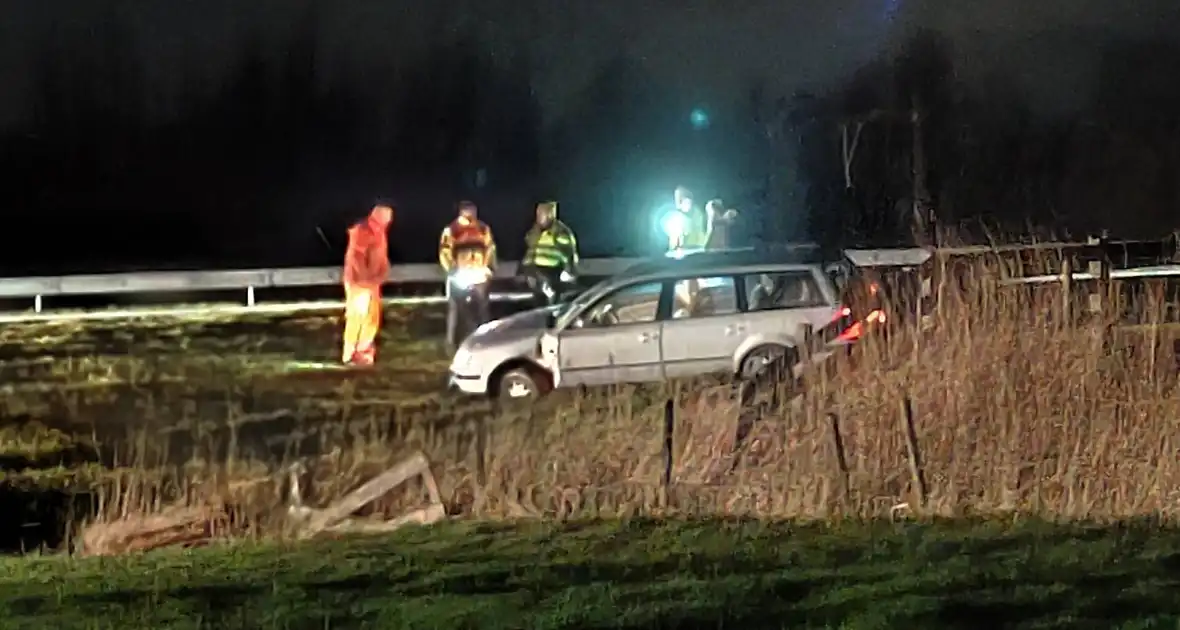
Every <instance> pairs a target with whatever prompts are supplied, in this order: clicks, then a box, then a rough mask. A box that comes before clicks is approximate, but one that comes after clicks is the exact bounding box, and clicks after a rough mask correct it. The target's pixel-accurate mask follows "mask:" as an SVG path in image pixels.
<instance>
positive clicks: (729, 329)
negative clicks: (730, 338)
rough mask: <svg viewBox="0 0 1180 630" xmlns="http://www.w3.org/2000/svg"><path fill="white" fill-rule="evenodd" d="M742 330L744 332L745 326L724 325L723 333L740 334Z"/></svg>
mask: <svg viewBox="0 0 1180 630" xmlns="http://www.w3.org/2000/svg"><path fill="white" fill-rule="evenodd" d="M744 332H746V327H745V326H738V325H734V326H726V327H725V334H727V335H738V334H741V333H744Z"/></svg>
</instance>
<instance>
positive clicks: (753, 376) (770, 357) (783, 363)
mask: <svg viewBox="0 0 1180 630" xmlns="http://www.w3.org/2000/svg"><path fill="white" fill-rule="evenodd" d="M793 353H794V350H793V349H791V348H788V347H786V346H780V345H777V344H767V345H764V346H758V347H757V348H754V349H753V350H751V351H750V352H749V354H747V355H746V357H745V358H744V359H742V364H741V368H740V369H739V370H738V376H739V377H741V378H742V379H743V380H748V381H752V380H757V379H760V378H764V377H767V376H771V375H772V374H773V371H774V370H778V369H782V370H783V371H784V373H789V370H790V368H792V367H794V365H793V364H794V361H793V360H792V356H793Z"/></svg>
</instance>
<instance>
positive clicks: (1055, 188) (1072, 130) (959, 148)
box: [782, 32, 1180, 243]
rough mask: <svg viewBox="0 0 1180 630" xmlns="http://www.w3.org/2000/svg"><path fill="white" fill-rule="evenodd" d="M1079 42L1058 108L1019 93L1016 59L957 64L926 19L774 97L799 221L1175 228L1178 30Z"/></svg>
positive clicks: (851, 230) (835, 225)
mask: <svg viewBox="0 0 1180 630" xmlns="http://www.w3.org/2000/svg"><path fill="white" fill-rule="evenodd" d="M1091 45H1092V46H1096V47H1099V48H1100V50H1099V54H1098V55H1097V58H1098V59H1100V62H1099V64H1098V65H1097V67H1093V68H1085V69H1084V72H1085V74H1086V75H1087V76H1089V77H1091V79H1090V84H1089V86H1088V87H1089V88H1090V90H1089V94H1084V93H1082V94H1065V95H1060V96H1059V97H1058V99H1059V100H1060V101H1063V102H1064V101H1069V102H1070V104H1071V105H1072V106H1073V107H1072V109H1073V111H1072V112H1071V113H1070V114H1068V115H1063V114H1061V113H1060V112H1057V113H1044V112H1038V111H1037V109H1036V108H1035V107H1033V106H1031V105H1030V104H1029V102H1028V98H1027V96H1026V94H1025V93H1024V92H1022V90H1021V89H1020V87H1019V86H1018V78H1019V75H1020V72H1021V69H1019V68H1002V67H995V68H993V69H991V70H990V71H987V72H985V73H983V76H982V78H976V79H975V80H972V81H968V80H965V79H963V78H961V77H960V75H959V73H958V71H957V68H956V62H955V59H956V58H957V57H958V55H956V51H955V45H954V42H951V41H949V40H947V39H946V38H944V37H942V36H940V35H939V34H937V33H933V32H919V33H917V34H916V35H914V36H913V37H911V38H910V39H909V40H908V41H907V42H906V45H905V46H904V48H903V50H902V51H901V52H900V53H899V54H897V55H896V56H893V57H887V58H882V59H880V60H878V61H876V62H874V63H872V64H869V65H867V66H865V67H863V68H861V69H860V71H859V72H857V73H856V74H855V76H853V77H852V78H851V79H850V80H849V81H847V82H846V83H845V84H844V85H842V86H840V87H839V88H838V89H836V90H833V91H832V92H830V93H828V94H825V95H823V96H822V97H814V96H810V95H805V94H801V95H797V96H796V97H795V98H794V99H791V100H790V101H783V104H782V107H784V108H787V109H789V110H790V111H789V114H788V115H786V116H784V119H785V122H784V125H785V126H786V127H787V128H788V129H789V130H790V132H791V133H792V134H793V135H794V136H795V138H796V139H797V141H798V142H799V145H800V146H801V147H802V150H801V153H800V154H801V155H802V156H803V159H802V162H801V171H802V174H803V175H802V177H803V180H804V181H806V182H807V183H808V184H809V186H808V187H807V189H806V199H807V203H808V204H809V206H810V208H811V214H810V216H811V226H812V230H813V232H814V233H815V234H817V235H822V236H826V237H828V238H840V239H842V240H845V241H861V242H865V241H869V242H884V243H889V242H896V241H898V240H904V239H910V238H913V236H914V233H915V230H916V231H918V232H920V233H922V234H924V235H928V234H931V233H936V232H940V231H941V232H944V233H945V232H946V231H951V232H954V233H956V234H959V235H969V236H971V237H972V238H973V239H987V238H994V237H997V236H1002V237H1011V236H1013V235H1035V236H1037V237H1040V238H1045V237H1051V236H1055V237H1070V236H1072V237H1075V238H1080V237H1084V236H1085V235H1087V234H1097V233H1099V232H1101V231H1102V230H1109V231H1110V233H1111V234H1112V235H1117V236H1123V237H1127V238H1160V237H1163V236H1165V235H1167V234H1169V233H1170V232H1171V231H1172V230H1173V229H1175V228H1180V177H1178V175H1180V82H1178V81H1176V80H1175V77H1177V76H1180V45H1178V44H1177V43H1176V42H1174V41H1170V40H1154V41H1142V40H1139V41H1107V42H1105V43H1102V42H1100V41H1095V42H1092V44H1091ZM977 76H978V75H977ZM845 147H847V150H846V149H845ZM915 148H917V149H918V150H917V151H915ZM915 199H917V200H918V203H917V204H915ZM915 207H917V208H919V209H922V208H924V210H921V211H919V212H918V213H917V214H915ZM931 221H933V222H934V223H936V225H931ZM936 228H941V229H936Z"/></svg>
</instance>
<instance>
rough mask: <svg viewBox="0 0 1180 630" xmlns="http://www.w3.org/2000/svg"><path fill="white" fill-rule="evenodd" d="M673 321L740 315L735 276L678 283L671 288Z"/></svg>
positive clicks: (685, 279) (686, 280)
mask: <svg viewBox="0 0 1180 630" xmlns="http://www.w3.org/2000/svg"><path fill="white" fill-rule="evenodd" d="M672 291H673V293H672V295H673V300H672V316H671V319H673V320H678V319H693V318H698V317H712V316H714V315H732V314H733V313H736V312H738V305H737V283H736V282H735V281H734V279H733V277H732V276H709V277H701V278H684V279H682V280H677V281H676V283H675V284H674V285H673V287H672Z"/></svg>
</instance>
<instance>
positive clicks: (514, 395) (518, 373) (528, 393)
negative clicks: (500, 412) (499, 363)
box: [496, 368, 546, 402]
mask: <svg viewBox="0 0 1180 630" xmlns="http://www.w3.org/2000/svg"><path fill="white" fill-rule="evenodd" d="M545 389H546V384H545V383H544V382H543V381H542V379H541V378H540V377H539V376H537V375H535V374H533V372H532V371H530V370H528V369H526V368H516V369H513V370H509V371H508V372H507V373H505V374H504V376H502V377H500V382H499V384H498V386H497V388H496V397H497V398H499V399H500V400H502V401H504V402H528V401H533V400H536V399H537V398H540V397H541V395H542V394H543V393H545Z"/></svg>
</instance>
